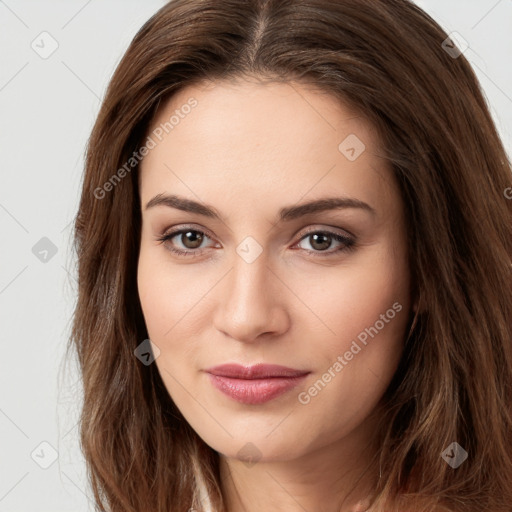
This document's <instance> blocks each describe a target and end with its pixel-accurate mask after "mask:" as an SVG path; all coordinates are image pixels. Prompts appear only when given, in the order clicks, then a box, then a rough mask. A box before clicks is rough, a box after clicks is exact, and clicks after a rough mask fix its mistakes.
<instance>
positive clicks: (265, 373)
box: [205, 364, 310, 404]
mask: <svg viewBox="0 0 512 512" xmlns="http://www.w3.org/2000/svg"><path fill="white" fill-rule="evenodd" d="M205 371H206V373H208V374H209V376H210V380H211V382H212V384H213V386H215V387H216V388H217V389H218V390H219V391H222V392H223V393H224V394H226V395H227V396H229V397H231V398H233V399H234V400H236V401H238V402H241V403H244V404H263V403H265V402H268V401H269V400H272V399H273V398H276V397H277V396H279V395H282V394H283V393H286V392H287V391H290V390H291V389H292V388H294V387H295V386H297V385H298V384H299V383H300V382H301V381H302V380H303V379H304V377H306V375H308V374H309V373H310V372H309V371H304V370H294V369H293V368H287V367H285V366H279V365H274V364H256V365H254V366H241V365H238V364H223V365H221V366H215V367H213V368H208V369H207V370H205Z"/></svg>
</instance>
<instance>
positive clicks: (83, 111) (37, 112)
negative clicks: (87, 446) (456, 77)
mask: <svg viewBox="0 0 512 512" xmlns="http://www.w3.org/2000/svg"><path fill="white" fill-rule="evenodd" d="M219 1H221V0H219ZM164 3H165V2H164V1H163V0H158V1H157V0H147V1H144V2H142V1H138V2H136V1H134V0H130V1H126V0H124V1H120V0H117V1H116V0H102V1H100V0H89V1H85V0H66V1H64V0H61V1H35V0H34V1H29V0H6V1H1V0H0V176H1V186H0V226H1V236H2V242H1V251H0V254H1V260H0V315H1V326H2V329H1V336H2V338H1V357H0V389H1V390H2V392H1V395H0V461H1V462H0V464H1V466H0V512H6V511H9V512H17V511H31V512H34V511H52V512H58V511H72V510H73V511H78V510H80V511H85V510H92V509H93V507H92V500H91V498H90V496H91V494H90V491H89V490H88V487H87V482H86V479H85V466H84V462H83V457H82V455H81V453H80V450H79V447H78V437H77V428H76V422H77V419H78V411H79V405H80V399H81V395H80V386H79V376H78V373H77V372H76V368H75V366H74V364H73V363H71V364H70V366H69V368H68V371H67V372H64V371H63V370H64V367H63V356H64V347H65V345H66V341H67V338H68V335H69V329H70V319H71V314H72V311H73V304H74V301H75V289H76V282H75V278H74V276H73V271H72V269H73V268H74V261H73V258H72V256H71V252H70V247H71V245H70V244H71V240H70V239H71V222H72V220H73V217H74V215H75V212H76V209H77V206H78V198H79V191H80V182H81V173H82V168H83V155H84V146H85V143H86V140H87V137H88V135H89V132H90V130H91V128H92V123H93V121H94V119H95V116H96V114H97V112H98V109H99V105H100V99H101V98H102V97H103V94H104V91H105V87H106V85H107V83H108V80H109V78H110V77H111V75H112V72H113V70H114V68H115V66H116V64H117V63H118V62H119V60H120V58H121V56H122V54H123V52H124V50H125V49H126V47H127V45H128V43H129V42H130V40H131V38H132V37H133V36H134V35H135V33H136V31H137V30H138V29H139V28H140V26H141V25H142V24H143V22H144V21H145V20H146V19H147V18H149V17H150V16H151V15H152V14H153V13H154V12H155V11H156V10H157V9H158V8H160V7H161V6H162V5H164ZM417 3H418V4H419V5H420V6H421V7H423V8H424V9H425V10H426V11H427V12H428V13H429V14H431V15H432V16H433V17H434V19H436V20H437V21H438V22H439V23H440V24H441V25H442V26H443V28H444V29H445V30H446V31H447V32H448V33H450V32H452V31H456V32H458V33H459V34H461V35H462V37H463V38H464V39H465V40H466V41H467V42H468V43H469V48H468V49H467V50H466V51H465V56H466V57H467V58H468V60H469V61H470V62H471V64H472V65H473V67H474V69H475V71H476V73H477V75H478V77H479V79H480V81H481V83H482V86H483V88H484V90H485V94H486V96H487V98H488V102H489V104H490V106H491V112H492V114H493V116H494V119H495V120H496V123H497V126H498V129H499V130H500V133H501V136H502V138H503V140H504V142H505V145H506V147H507V150H508V152H509V154H512V65H511V61H512V59H511V55H512V30H511V29H512V0H500V1H497V0H472V1H468V0H457V1H454V0H452V1H447V0H422V1H418V2H417ZM42 32H48V33H49V34H50V35H49V36H48V35H42V36H41V35H40V34H41V33H42ZM440 43H441V42H440ZM56 44H58V48H57V49H56V50H55V51H54V53H52V54H51V55H49V56H47V55H46V54H45V52H49V51H50V50H51V49H52V45H54V46H55V45H56ZM33 47H34V48H33ZM41 55H42V56H41ZM42 57H47V58H42ZM41 239H43V240H41ZM34 247H35V248H34ZM45 250H46V251H48V252H47V253H45V252H44V251H45ZM55 251H56V252H55ZM41 443H47V444H42V445H41ZM50 445H51V446H50ZM55 457H57V458H56V460H55V461H54V460H53V459H54V458H55ZM44 466H48V467H47V468H46V469H44Z"/></svg>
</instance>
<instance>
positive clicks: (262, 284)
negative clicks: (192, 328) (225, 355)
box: [214, 254, 290, 343]
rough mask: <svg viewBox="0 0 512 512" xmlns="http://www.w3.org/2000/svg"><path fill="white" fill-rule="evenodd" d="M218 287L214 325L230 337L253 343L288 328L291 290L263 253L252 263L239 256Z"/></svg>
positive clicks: (278, 333)
mask: <svg viewBox="0 0 512 512" xmlns="http://www.w3.org/2000/svg"><path fill="white" fill-rule="evenodd" d="M218 290H219V291H218V297H217V299H218V304H217V305H218V307H217V310H216V314H215V317H214V325H215V327H216V328H217V329H218V330H219V331H221V332H222V333H224V334H225V335H227V336H229V337H230V338H233V339H235V340H237V341H241V342H244V343H251V342H255V341H257V340H259V339H261V338H262V337H263V335H266V337H265V338H267V337H268V336H271V335H272V336H274V337H275V336H278V335H280V334H283V333H284V332H286V330H287V329H288V328H289V324H290V319H289V315H288V313H287V309H286V304H285V301H286V295H287V293H288V294H290V292H289V291H287V288H286V286H285V285H284V284H283V282H282V281H281V280H280V279H279V277H278V276H277V275H276V273H275V271H273V270H272V269H271V268H270V267H269V266H268V263H267V259H266V258H265V256H264V254H261V255H260V256H259V257H258V258H257V259H256V260H255V261H253V262H252V263H247V262H246V261H244V260H243V259H242V258H240V257H238V256H236V257H235V262H234V265H233V268H232V269H231V271H230V272H228V274H227V275H226V277H225V278H224V279H223V282H222V284H220V283H219V287H218ZM286 291H287V293H285V292H286Z"/></svg>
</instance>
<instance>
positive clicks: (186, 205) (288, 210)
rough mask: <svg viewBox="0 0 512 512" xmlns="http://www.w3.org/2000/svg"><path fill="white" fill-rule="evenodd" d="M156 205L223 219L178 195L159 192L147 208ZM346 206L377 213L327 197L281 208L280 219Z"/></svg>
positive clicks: (353, 201) (350, 201) (356, 202)
mask: <svg viewBox="0 0 512 512" xmlns="http://www.w3.org/2000/svg"><path fill="white" fill-rule="evenodd" d="M155 206H167V207H169V208H176V209H178V210H182V211H184V212H190V213H197V214H199V215H204V216H205V217H209V218H211V219H217V220H222V219H221V215H220V214H219V212H218V211H217V210H216V209H215V208H213V207H212V206H209V205H206V204H203V203H199V202H197V201H193V200H192V199H187V198H185V197H180V196H176V195H168V194H158V195H156V196H155V197H153V199H151V200H150V201H148V203H147V204H146V208H145V210H148V209H149V208H153V207H155ZM346 208H359V209H362V210H366V211H367V212H369V213H371V214H372V215H373V216H375V215H376V214H377V212H376V211H375V209H374V208H372V207H371V206H370V205H369V204H367V203H365V202H363V201H360V200H359V199H355V198H352V197H325V198H321V199H316V200H314V201H309V202H307V203H302V204H298V205H292V206H286V207H284V208H281V209H280V210H279V214H278V217H279V220H280V221H291V220H294V219H298V218H300V217H303V216H305V215H309V214H312V213H318V212H323V211H328V210H340V209H346Z"/></svg>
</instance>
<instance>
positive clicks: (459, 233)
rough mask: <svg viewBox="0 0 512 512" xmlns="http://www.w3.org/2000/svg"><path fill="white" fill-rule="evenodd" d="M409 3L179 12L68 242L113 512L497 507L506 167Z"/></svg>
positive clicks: (313, 3) (77, 330)
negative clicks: (74, 262)
mask: <svg viewBox="0 0 512 512" xmlns="http://www.w3.org/2000/svg"><path fill="white" fill-rule="evenodd" d="M455 49H456V46H455V45H454V44H453V42H452V41H451V40H450V39H449V37H448V35H447V34H446V33H445V32H444V31H443V30H442V29H441V28H440V27H439V25H438V24H437V23H435V22H434V21H433V20H432V19H431V18H430V17H429V16H428V15H427V14H425V13H424V12H423V11H422V10H421V9H419V8H418V7H417V6H415V5H414V4H413V3H411V2H410V1H406V0H392V1H391V0H386V1H379V0H336V1H333V0H268V1H263V0H225V1H223V2H217V1H215V0H174V1H172V2H170V3H168V4H167V5H166V6H164V7H163V8H162V9H161V10H160V11H159V12H157V13H156V14H155V15H154V16H153V17H152V18H151V19H150V20H149V21H148V22H147V23H146V24H145V25H144V26H143V27H142V28H141V30H140V31H139V33H138V34H137V35H136V36H135V38H134V40H133V41H132V43H131V45H130V47H129V48H128V50H127V52H126V54H125V55H124V57H123V59H122V61H121V62H120V64H119V66H118V68H117V70H116V72H115V74H114V76H113V78H112V80H111V83H110V85H109V88H108V91H107V94H106V96H105V99H104V102H103V105H102V108H101V111H100V113H99V116H98V119H97V122H96V124H95V126H94V129H93V132H92V135H91V138H90V141H89V145H88V152H87V162H86V170H85V177H84V183H83V190H82V197H81V202H80V206H79V211H78V215H77V218H76V224H75V236H76V249H77V255H78V263H79V297H78V303H77V307H76V311H75V316H74V328H73V336H72V342H73V346H75V347H76V349H77V352H78V356H79V361H80V365H81V370H82V374H83V383H84V404H83V411H82V418H81V443H82V449H83V452H84V455H85V457H86V462H87V466H88V469H89V475H90V480H91V483H92V487H93V490H94V494H95V499H96V501H97V504H98V507H99V508H100V509H107V510H111V511H167V512H168V511H171V510H172V511H186V510H204V511H206V510H211V511H216V512H217V511H226V512H238V511H247V512H252V511H253V510H269V511H270V510H287V511H295V510H323V511H343V512H345V511H351V512H354V511H363V510H369V511H372V512H383V511H385V512H390V511H396V512H410V511H433V510H436V511H454V512H455V511H471V512H472V511H477V510H478V511H481V510H492V511H496V512H499V511H505V510H510V505H509V504H510V503H511V502H512V485H511V484H512V456H511V454H512V450H511V447H512V415H511V404H512V328H511V326H510V320H509V319H510V317H511V315H512V286H511V284H512V279H511V278H512V268H511V267H512V264H511V256H512V202H511V201H510V200H508V199H507V194H506V190H510V186H511V181H512V175H511V170H512V169H511V164H510V161H509V159H508V158H507V155H506V152H505V150H504V148H503V145H502V143H501V141H500V139H499V136H498V134H497V131H496V128H495V126H494V124H493V121H492V118H491V116H490V114H489V109H488V106H487V104H486V102H485V100H484V98H483V95H482V92H481V89H480V86H479V84H478V82H477V79H476V77H475V75H474V73H473V71H472V69H471V67H470V66H469V64H468V62H467V61H466V60H465V58H464V56H463V55H462V54H461V52H459V51H455Z"/></svg>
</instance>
